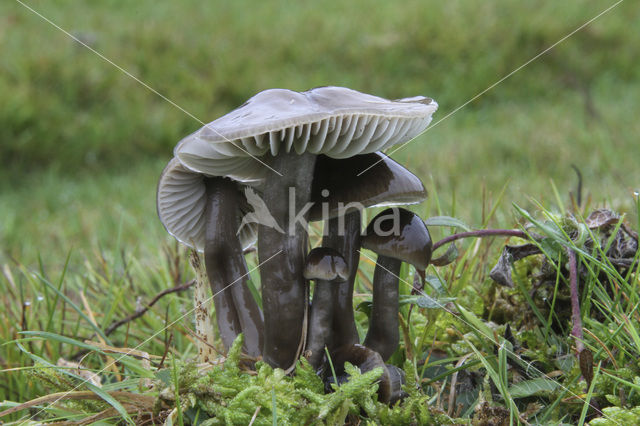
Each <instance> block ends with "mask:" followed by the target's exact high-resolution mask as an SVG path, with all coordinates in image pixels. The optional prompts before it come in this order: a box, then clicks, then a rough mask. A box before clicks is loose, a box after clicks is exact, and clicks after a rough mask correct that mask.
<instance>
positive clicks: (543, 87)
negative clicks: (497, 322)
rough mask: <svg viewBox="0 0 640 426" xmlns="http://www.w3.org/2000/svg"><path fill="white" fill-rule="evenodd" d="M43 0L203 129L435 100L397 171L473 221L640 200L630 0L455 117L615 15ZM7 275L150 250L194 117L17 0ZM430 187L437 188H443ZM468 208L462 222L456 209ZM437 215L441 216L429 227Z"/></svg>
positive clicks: (10, 34)
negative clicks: (520, 209) (40, 263)
mask: <svg viewBox="0 0 640 426" xmlns="http://www.w3.org/2000/svg"><path fill="white" fill-rule="evenodd" d="M28 4H29V5H30V6H31V7H33V8H34V9H36V10H37V11H38V12H39V13H41V14H42V15H43V16H45V17H47V18H48V19H51V20H52V21H53V22H55V23H56V24H57V25H59V26H60V27H61V28H63V29H65V30H67V31H69V32H70V33H72V34H74V35H76V36H78V37H80V38H81V39H83V40H85V41H86V42H88V43H89V44H90V45H91V46H92V47H93V48H95V49H96V50H97V51H99V52H100V53H102V54H103V55H104V56H105V57H107V58H109V59H110V60H112V61H113V62H114V63H115V64H118V65H119V66H121V67H122V68H124V69H126V70H127V71H128V72H130V73H131V74H133V75H135V76H137V77H138V78H140V79H141V80H142V81H144V82H145V83H146V84H148V85H149V86H150V87H153V88H154V89H155V90H157V91H159V92H160V93H162V94H163V95H164V96H166V97H167V98H169V99H171V100H172V101H173V102H175V103H176V104H178V105H180V106H181V107H182V108H184V109H185V110H187V111H189V112H190V113H191V114H193V115H194V116H195V117H197V118H198V119H200V120H202V121H205V122H208V121H211V120H213V119H214V118H216V117H218V116H219V115H222V114H224V113H225V112H227V111H229V110H230V109H232V108H234V107H236V106H238V105H239V104H241V103H242V102H244V101H245V100H246V99H247V98H248V97H250V96H251V95H253V94H254V93H256V92H258V91H260V90H263V89H266V88H270V87H285V88H290V89H293V90H306V89H308V88H311V87H315V86H320V85H344V86H349V87H352V88H355V89H358V90H361V91H364V92H369V93H373V94H376V95H380V96H385V97H390V98H397V97H403V96H412V95H416V94H425V95H428V96H431V97H433V98H435V99H436V100H437V101H438V102H439V104H440V110H439V111H438V113H437V114H436V116H435V119H434V124H436V125H435V126H434V127H432V128H431V129H430V130H428V131H427V132H426V133H425V134H424V135H422V136H420V137H419V138H418V139H417V140H416V141H414V142H412V143H411V144H409V145H408V146H407V147H406V148H404V149H402V150H400V151H398V152H397V153H395V154H394V155H393V156H394V157H395V158H396V159H398V160H399V161H400V162H402V163H404V164H407V165H408V167H409V168H411V169H412V170H414V171H415V172H416V173H417V174H418V175H419V176H420V177H422V178H424V179H425V180H426V181H428V182H429V183H428V185H431V184H435V186H436V189H437V191H438V193H439V194H440V196H441V201H442V203H445V204H444V205H443V209H444V210H445V211H447V212H448V213H450V214H451V213H453V214H456V215H458V216H460V217H461V218H463V219H465V220H467V221H469V222H471V223H472V224H477V223H479V221H480V210H481V205H482V193H483V192H484V193H486V194H493V196H494V197H495V195H496V194H497V193H499V192H500V190H501V189H502V187H503V186H504V185H505V184H508V188H507V192H506V194H505V198H504V200H505V204H504V205H503V207H502V208H501V209H500V212H499V213H500V214H499V216H498V218H499V219H501V220H506V221H507V224H508V221H509V220H510V214H511V213H510V211H511V209H510V203H511V202H517V203H519V204H522V205H527V203H528V197H529V196H531V197H534V198H536V199H542V200H546V199H550V198H552V194H551V192H550V186H549V183H550V180H553V181H554V182H555V184H556V185H557V187H558V189H559V191H560V192H561V193H562V195H563V196H564V195H566V194H568V192H569V190H570V189H573V188H575V185H576V178H575V174H574V172H573V171H572V169H571V168H570V165H571V164H575V165H577V166H578V167H579V168H580V170H581V171H582V174H583V176H584V185H585V188H586V190H587V191H588V193H589V194H591V195H592V197H593V200H594V201H595V202H596V203H598V204H600V203H604V202H607V203H610V204H612V205H613V206H614V207H616V208H618V209H621V210H622V211H629V210H630V208H629V207H630V206H631V205H632V193H633V190H634V188H638V187H640V170H639V168H638V159H639V158H640V144H639V143H638V135H639V134H640V122H639V121H638V120H637V112H636V111H637V108H636V106H637V103H638V100H640V67H638V66H637V64H638V63H640V31H639V30H638V27H637V25H636V24H637V22H639V21H640V4H638V3H637V2H630V1H625V2H623V3H621V4H620V5H619V6H617V7H616V8H614V9H613V10H612V11H611V12H609V13H607V14H606V15H604V16H602V17H601V18H599V19H597V20H596V21H595V22H593V23H592V24H590V25H589V26H588V27H586V28H584V29H583V30H581V31H579V32H578V33H576V34H575V35H573V36H572V37H570V38H569V39H568V40H566V41H564V42H563V43H561V44H560V45H558V46H557V47H556V48H554V49H553V50H551V51H550V52H548V53H547V54H545V55H543V56H542V57H540V58H539V59H538V60H536V61H534V62H533V63H531V64H530V65H528V66H527V67H525V68H523V69H522V70H520V71H519V72H517V73H516V74H515V75H513V76H512V77H511V78H509V79H507V80H506V81H504V82H503V83H501V84H499V85H498V86H496V87H495V88H493V89H492V90H490V91H489V92H488V93H486V94H484V95H483V96H481V97H480V98H478V99H477V100H475V101H474V102H472V103H470V104H469V105H467V106H466V107H464V108H462V109H461V110H460V111H458V112H457V113H455V114H453V115H452V116H450V117H448V118H447V119H446V120H443V121H442V122H441V123H440V122H438V120H439V119H442V118H443V117H445V116H447V114H449V113H450V112H452V111H453V110H454V109H456V108H457V107H459V106H461V105H463V104H464V103H465V102H467V101H468V100H469V99H471V98H472V97H473V96H474V95H476V94H477V93H479V92H481V91H483V90H484V89H486V88H488V87H489V86H491V85H492V84H493V83H495V82H496V81H498V80H499V79H501V78H502V77H503V76H505V75H507V74H508V73H510V72H511V71H513V70H515V69H516V68H517V67H519V66H520V65H522V64H523V63H525V62H526V61H528V60H529V59H531V58H533V57H534V56H535V55H537V54H538V53H540V52H541V51H543V50H544V49H545V48H547V47H548V46H550V45H552V44H553V43H555V42H557V41H558V40H560V39H561V38H562V37H564V36H565V35H567V34H568V33H569V32H571V31H573V30H574V29H576V28H577V27H579V26H580V25H582V24H584V23H585V22H586V21H588V20H589V19H591V18H593V17H594V16H596V15H597V14H598V13H600V12H601V11H602V10H604V9H605V8H607V7H608V6H610V5H612V4H613V2H612V1H589V2H587V1H575V2H555V1H541V2H521V1H514V0H503V1H497V2H485V3H482V4H478V3H477V2H471V1H449V2H436V1H428V2H425V1H406V2H403V3H402V4H399V3H394V2H386V1H353V2H339V1H330V2H323V3H322V5H321V6H320V5H318V4H317V3H313V2H310V1H301V2H295V3H292V2H284V1H276V2H271V1H269V2H251V1H248V0H242V1H235V2H199V1H183V2H160V3H158V2H155V1H139V2H135V3H129V2H121V1H100V2H80V3H79V2H73V3H71V2H66V1H48V2H45V1H31V2H28ZM0 46H1V47H2V55H1V56H0V70H1V72H0V93H2V95H1V96H0V168H1V171H0V177H1V181H0V182H1V183H0V217H2V221H1V223H0V241H1V247H2V252H1V254H0V256H2V257H1V258H0V259H1V260H2V262H7V261H8V258H9V257H13V258H16V259H21V261H24V262H25V263H33V262H34V261H35V259H36V256H37V255H38V253H40V255H42V256H43V257H45V258H47V260H48V261H54V262H62V259H63V258H64V253H65V252H67V251H68V250H70V249H71V248H74V249H75V250H77V249H80V250H90V249H93V248H95V247H97V246H101V247H103V248H105V249H109V248H113V247H114V244H115V243H114V235H115V234H116V231H117V229H121V234H120V235H121V238H122V239H121V240H120V241H121V242H123V243H126V244H127V245H128V246H135V247H138V246H141V245H142V246H144V247H149V246H153V245H156V244H159V243H160V242H161V241H163V239H165V235H164V231H163V230H162V228H161V226H160V225H159V223H158V222H157V221H156V220H155V209H154V202H153V193H154V191H155V181H156V179H157V176H158V174H159V173H160V171H161V169H162V166H163V163H164V162H166V161H167V160H168V159H169V158H170V156H171V150H172V147H173V146H174V145H175V143H176V142H177V141H178V140H179V139H180V138H181V137H182V136H184V135H185V134H188V133H189V132H191V131H193V130H195V129H197V128H198V127H200V123H198V122H197V121H196V120H195V119H193V118H192V117H189V116H188V115H186V114H185V113H184V112H182V111H180V110H179V109H177V108H175V107H174V106H172V105H171V104H169V103H168V102H166V101H164V100H163V99H161V98H160V97H158V96H157V95H156V94H154V93H151V92H150V91H149V90H147V89H146V88H144V87H143V86H142V85H140V84H139V83H138V82H136V81H134V80H133V79H132V78H130V77H128V76H126V75H124V74H123V73H122V72H121V71H119V70H118V69H116V68H115V67H114V66H113V65H111V64H109V63H107V62H106V61H104V60H103V59H101V58H99V57H98V56H96V55H95V54H93V53H91V52H90V51H89V50H88V49H86V48H84V47H82V46H81V45H79V44H78V43H77V42H74V41H73V40H72V39H71V38H69V37H68V36H67V35H65V34H64V33H62V32H61V31H59V30H57V29H56V28H54V27H53V26H52V25H50V24H49V23H47V22H45V21H44V20H43V19H42V18H40V17H38V16H36V15H35V14H34V13H33V12H31V11H29V10H28V9H26V8H25V7H23V6H22V5H20V4H19V3H17V2H3V3H2V4H1V5H0ZM431 176H432V177H433V181H430V179H429V178H430V177H431ZM454 205H455V208H454ZM431 213H435V212H431Z"/></svg>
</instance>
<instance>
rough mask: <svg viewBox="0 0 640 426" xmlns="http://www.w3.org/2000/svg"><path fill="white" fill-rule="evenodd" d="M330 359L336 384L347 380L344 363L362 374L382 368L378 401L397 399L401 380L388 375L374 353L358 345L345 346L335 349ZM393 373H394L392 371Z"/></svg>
mask: <svg viewBox="0 0 640 426" xmlns="http://www.w3.org/2000/svg"><path fill="white" fill-rule="evenodd" d="M332 358H333V364H334V365H335V366H336V370H337V376H338V382H339V383H338V384H340V383H341V382H343V381H346V380H347V379H348V378H347V377H345V375H344V363H345V362H349V363H351V364H352V365H354V366H355V367H358V368H359V369H360V371H361V372H362V373H366V372H367V371H371V370H373V369H374V368H382V376H380V381H379V387H378V401H380V402H384V403H388V402H390V401H391V399H392V397H393V398H394V400H397V399H399V391H398V388H400V387H401V386H402V383H401V380H402V378H398V377H397V376H398V375H399V374H394V376H393V377H391V376H390V375H389V368H388V367H387V365H385V363H384V361H383V359H382V357H381V356H380V354H379V353H377V352H376V351H374V350H372V349H371V348H368V347H365V346H362V345H359V344H355V345H346V346H342V347H340V348H338V349H336V351H335V353H334V354H333V356H332ZM394 373H396V372H395V371H394Z"/></svg>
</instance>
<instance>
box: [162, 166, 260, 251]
mask: <svg viewBox="0 0 640 426" xmlns="http://www.w3.org/2000/svg"><path fill="white" fill-rule="evenodd" d="M205 177H206V176H205V175H203V174H201V173H194V172H192V171H190V170H189V169H187V168H186V167H184V166H183V165H182V164H181V163H180V161H178V159H177V158H173V159H172V160H171V161H169V164H167V166H166V167H165V168H164V170H163V171H162V175H161V176H160V181H159V182H158V190H157V194H156V208H157V211H158V217H159V218H160V222H162V225H163V226H164V227H165V229H166V230H167V232H168V233H169V234H171V235H172V236H173V237H175V238H176V239H177V240H178V241H180V242H181V243H183V244H185V245H187V246H189V247H191V248H195V249H196V250H198V251H200V252H202V251H204V239H205V238H204V234H205V217H204V212H205V205H206V199H207V196H206V188H205V184H204V179H205ZM242 197H244V195H243V196H242ZM250 211H251V209H250V207H249V206H248V204H247V205H242V206H237V207H236V212H237V215H238V217H239V218H242V217H243V216H244V215H245V214H246V213H248V212H250ZM238 223H240V220H238ZM256 228H257V227H256V225H255V224H254V223H248V224H246V223H245V224H243V225H242V226H241V227H240V232H239V234H238V238H239V239H240V244H241V246H242V248H243V249H246V248H248V247H251V246H252V245H253V244H254V243H255V241H256V239H257V234H258V233H257V229H256Z"/></svg>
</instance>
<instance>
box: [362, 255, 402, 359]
mask: <svg viewBox="0 0 640 426" xmlns="http://www.w3.org/2000/svg"><path fill="white" fill-rule="evenodd" d="M401 264H402V262H401V261H400V260H398V259H394V258H392V257H387V256H383V255H379V256H378V261H377V263H376V269H375V271H374V273H373V307H372V309H371V318H370V320H369V330H368V331H367V337H365V339H364V345H365V346H366V347H368V348H371V349H373V350H374V351H376V352H378V353H379V354H380V355H381V356H382V359H383V360H385V361H386V360H388V359H389V357H391V355H393V353H394V352H395V351H396V348H397V347H398V343H399V342H400V333H399V331H398V311H399V305H398V285H399V284H400V281H399V278H398V276H399V274H400V265H401Z"/></svg>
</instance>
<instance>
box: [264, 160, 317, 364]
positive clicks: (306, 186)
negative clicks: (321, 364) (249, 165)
mask: <svg viewBox="0 0 640 426" xmlns="http://www.w3.org/2000/svg"><path fill="white" fill-rule="evenodd" d="M264 159H265V161H266V162H267V163H268V164H269V165H270V166H271V167H273V168H274V169H276V170H278V171H280V173H282V176H278V175H276V174H272V175H271V176H270V177H269V178H268V179H266V180H265V183H264V188H263V191H264V192H263V199H264V202H265V204H266V206H267V208H268V210H269V213H270V214H271V215H272V217H273V218H274V219H275V221H276V223H277V224H278V225H279V227H280V228H281V230H283V231H284V233H282V232H280V231H279V230H278V229H274V228H272V227H269V226H264V225H260V227H259V230H258V256H259V260H260V262H261V263H262V262H264V261H265V260H266V259H269V258H270V257H271V256H273V255H275V254H277V253H278V252H280V251H282V256H280V257H279V259H281V261H278V262H266V263H264V264H263V265H262V266H261V267H260V278H261V284H262V306H263V311H264V324H265V334H264V350H263V359H264V361H265V362H267V363H268V364H269V365H271V366H273V367H279V368H282V369H285V370H286V369H288V368H289V367H291V366H292V365H293V364H294V363H295V361H296V359H297V357H298V355H299V354H298V351H299V347H300V342H301V341H302V339H303V338H304V333H303V331H304V330H303V324H304V320H305V311H306V309H307V303H308V302H307V294H308V289H307V286H306V284H305V279H304V277H303V275H302V272H303V269H304V260H305V255H306V252H307V229H305V228H304V227H302V226H301V225H300V224H299V223H296V224H295V228H294V229H292V230H291V231H293V232H292V233H290V232H289V231H290V230H289V222H290V219H291V220H293V218H289V213H290V211H289V210H290V207H291V209H293V210H292V212H293V214H294V215H295V214H296V213H300V210H301V209H303V208H304V206H305V205H306V204H307V203H308V202H309V195H310V192H311V180H312V178H313V169H314V163H315V160H316V156H315V155H313V154H302V155H296V154H294V153H284V152H281V153H280V154H278V155H277V156H271V155H268V156H265V157H264ZM290 188H292V196H293V197H294V200H295V206H290V200H289V192H290V191H289V189H290ZM305 218H306V215H303V219H305Z"/></svg>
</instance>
